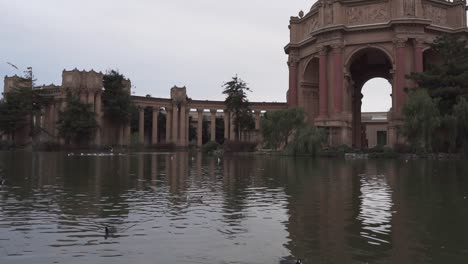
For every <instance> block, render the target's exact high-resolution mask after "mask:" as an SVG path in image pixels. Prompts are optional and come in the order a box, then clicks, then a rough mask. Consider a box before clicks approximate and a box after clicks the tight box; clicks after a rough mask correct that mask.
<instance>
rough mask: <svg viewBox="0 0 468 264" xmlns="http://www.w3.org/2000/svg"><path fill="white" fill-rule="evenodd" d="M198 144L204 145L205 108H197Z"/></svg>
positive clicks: (199, 145)
mask: <svg viewBox="0 0 468 264" xmlns="http://www.w3.org/2000/svg"><path fill="white" fill-rule="evenodd" d="M197 113H198V119H197V146H198V147H201V146H202V145H203V109H197Z"/></svg>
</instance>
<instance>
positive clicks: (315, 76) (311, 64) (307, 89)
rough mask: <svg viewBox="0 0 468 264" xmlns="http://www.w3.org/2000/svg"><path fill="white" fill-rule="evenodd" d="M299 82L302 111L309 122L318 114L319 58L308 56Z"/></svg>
mask: <svg viewBox="0 0 468 264" xmlns="http://www.w3.org/2000/svg"><path fill="white" fill-rule="evenodd" d="M304 65H305V67H304V69H303V72H302V83H301V97H302V100H303V101H304V102H307V103H304V111H305V113H306V115H307V117H308V118H309V119H308V120H310V121H311V122H312V121H313V120H314V119H315V118H316V117H318V115H319V93H318V89H319V82H320V74H319V58H318V57H317V56H312V57H310V58H309V59H308V60H307V62H306V63H305V64H304Z"/></svg>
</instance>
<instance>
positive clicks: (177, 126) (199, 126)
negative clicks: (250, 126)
mask: <svg viewBox="0 0 468 264" xmlns="http://www.w3.org/2000/svg"><path fill="white" fill-rule="evenodd" d="M146 108H150V109H152V113H153V117H152V120H151V137H150V139H151V140H150V142H151V144H158V143H162V142H165V143H174V144H176V146H180V147H186V146H188V145H189V128H190V123H189V121H190V118H189V117H190V116H193V117H196V126H195V127H196V131H197V146H199V147H201V146H202V145H203V121H204V120H205V117H206V116H209V121H208V122H209V124H210V126H209V133H210V141H216V119H217V117H218V116H222V118H223V120H224V138H225V139H228V140H235V139H236V133H235V131H234V127H235V125H234V123H233V120H234V118H233V115H232V113H230V112H229V111H227V110H221V109H216V108H208V109H207V108H190V106H189V105H188V104H172V105H171V106H166V107H164V106H161V107H159V106H149V107H148V106H146V107H145V106H140V107H139V117H138V119H139V120H138V124H139V125H138V141H139V143H140V144H145V138H146V136H147V135H145V123H144V120H145V109H146ZM162 108H164V111H165V113H166V131H165V133H166V135H165V139H164V141H163V139H162V138H161V137H160V135H159V127H158V118H159V114H160V110H161V109H162ZM191 113H192V115H190V114H191ZM261 113H262V111H261V110H255V111H253V115H254V118H255V130H259V129H260V118H261Z"/></svg>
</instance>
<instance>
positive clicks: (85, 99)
mask: <svg viewBox="0 0 468 264" xmlns="http://www.w3.org/2000/svg"><path fill="white" fill-rule="evenodd" d="M80 101H81V102H82V103H84V104H86V103H88V95H87V93H86V92H85V91H84V90H81V91H80Z"/></svg>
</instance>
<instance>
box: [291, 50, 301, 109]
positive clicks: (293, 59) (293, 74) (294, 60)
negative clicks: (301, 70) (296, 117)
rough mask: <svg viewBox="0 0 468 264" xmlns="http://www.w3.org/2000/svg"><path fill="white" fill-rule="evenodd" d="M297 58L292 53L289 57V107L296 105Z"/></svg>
mask: <svg viewBox="0 0 468 264" xmlns="http://www.w3.org/2000/svg"><path fill="white" fill-rule="evenodd" d="M298 62H299V59H298V58H297V57H295V56H293V55H291V56H290V57H289V61H288V66H289V95H288V105H289V106H290V107H297V78H298V76H297V65H298Z"/></svg>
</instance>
